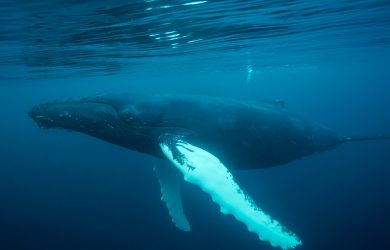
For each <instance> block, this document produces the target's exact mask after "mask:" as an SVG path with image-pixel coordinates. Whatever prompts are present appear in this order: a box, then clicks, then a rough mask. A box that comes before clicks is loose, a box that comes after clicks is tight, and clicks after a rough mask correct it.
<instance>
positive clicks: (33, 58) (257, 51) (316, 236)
mask: <svg viewBox="0 0 390 250" xmlns="http://www.w3.org/2000/svg"><path fill="white" fill-rule="evenodd" d="M0 13H1V15H0V72H1V74H0V114H1V115H2V119H1V123H0V249H274V248H272V247H271V246H270V245H269V244H268V243H266V242H260V241H259V240H258V238H257V236H256V235H255V234H253V233H249V232H248V231H247V229H246V228H245V226H244V225H243V224H241V223H239V222H237V221H235V220H234V218H233V217H232V216H225V215H222V214H221V213H220V212H219V208H218V206H217V205H215V204H214V203H213V202H212V201H211V199H210V198H209V196H208V195H207V194H204V193H203V192H201V190H199V189H198V188H197V187H194V186H191V185H189V184H185V185H183V204H184V209H185V210H186V213H187V215H188V218H189V220H190V222H191V225H192V232H191V233H185V232H182V231H179V230H178V229H176V228H175V226H174V225H173V224H172V223H171V219H170V218H169V215H168V212H167V209H166V207H165V205H164V204H163V203H162V202H161V200H160V187H159V184H158V181H157V178H156V176H155V174H154V172H153V159H152V158H151V157H149V156H146V155H142V154H139V153H135V152H132V151H129V150H127V149H124V148H120V147H118V146H114V145H111V144H108V143H105V142H102V141H99V140H97V139H94V138H90V137H87V136H85V135H82V134H78V133H72V132H67V131H61V130H43V129H39V128H38V127H37V126H36V125H35V124H34V122H33V121H32V120H31V119H30V118H29V117H28V116H27V115H26V112H27V111H28V110H29V109H30V108H31V107H32V106H34V105H36V104H39V103H43V102H46V101H52V100H62V99H66V98H68V97H80V96H86V95H93V94H99V93H112V92H114V93H117V92H135V93H146V94H148V93H176V94H201V95H213V96H222V97H229V98H239V99H245V100H247V101H253V102H256V101H258V100H276V99H278V100H284V101H285V102H286V107H285V108H286V109H288V110H289V111H291V112H293V113H296V114H298V115H299V116H301V117H304V118H305V119H307V120H310V121H313V122H316V123H319V124H323V125H325V126H326V127H329V128H331V129H333V130H335V131H337V132H338V133H340V134H341V135H346V136H354V135H356V136H359V135H378V134H387V135H389V134H390V102H389V100H390V87H389V79H390V70H389V69H390V2H389V1H384V0H373V1H369V0H360V1H356V0H355V1H350V0H341V1H335V0H327V1H319V0H311V1H308V0H295V1H280V0H268V1H267V0H265V1H254V0H248V1H238V0H224V1H222V0H208V1H190V0H142V1H141V0H133V1H123V0H114V1H109V2H107V1H100V0H95V1H82V2H80V1H71V0H52V1H48V0H41V1H23V0H14V1H11V0H0ZM389 168H390V142H388V141H375V142H359V143H357V142H356V143H350V144H345V145H342V146H340V147H338V148H337V149H335V150H333V151H329V152H324V153H321V154H318V155H314V156H310V157H307V158H303V159H301V160H298V161H294V162H292V163H290V164H286V165H283V166H280V167H275V168H270V169H259V170H254V171H242V172H235V173H234V175H235V177H236V179H237V181H238V182H239V184H240V185H241V187H242V188H243V189H244V190H246V191H247V192H248V193H249V194H250V195H251V197H252V198H253V199H254V200H255V201H256V203H258V204H259V205H260V206H261V207H262V208H263V209H264V210H265V211H266V212H267V213H269V214H271V215H272V216H273V217H274V218H276V219H277V220H279V221H280V222H281V223H282V224H283V225H285V226H286V227H288V228H289V229H291V230H292V231H294V232H295V233H296V234H297V235H298V236H299V237H300V238H301V239H302V241H303V245H302V246H299V247H298V249H310V250H313V249H316V250H317V249H318V250H320V249H354V250H357V249H377V250H385V249H390V238H389V228H390V216H389V211H390V170H389Z"/></svg>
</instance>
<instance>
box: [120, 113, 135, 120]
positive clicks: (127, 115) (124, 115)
mask: <svg viewBox="0 0 390 250" xmlns="http://www.w3.org/2000/svg"><path fill="white" fill-rule="evenodd" d="M122 118H123V120H125V121H132V120H134V116H133V115H132V114H131V113H130V112H125V113H122Z"/></svg>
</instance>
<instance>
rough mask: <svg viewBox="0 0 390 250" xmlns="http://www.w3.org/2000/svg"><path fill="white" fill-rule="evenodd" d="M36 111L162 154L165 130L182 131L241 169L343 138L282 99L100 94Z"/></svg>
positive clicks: (43, 121) (46, 119)
mask: <svg viewBox="0 0 390 250" xmlns="http://www.w3.org/2000/svg"><path fill="white" fill-rule="evenodd" d="M44 110H45V111H44ZM91 110H92V111H91ZM41 112H43V113H45V115H42V116H40V117H37V116H34V113H37V114H38V113H41ZM86 113H88V114H86ZM30 114H31V115H32V117H33V118H34V119H35V120H36V121H37V122H38V124H40V126H42V127H62V128H66V129H71V130H76V131H79V132H82V133H86V134H89V135H92V136H94V137H97V138H100V139H103V140H105V141H108V142H111V143H113V144H117V145H120V146H123V147H126V148H129V149H131V150H135V151H139V152H142V153H146V154H150V155H153V156H156V157H163V155H162V152H161V149H160V147H159V146H158V138H159V136H161V135H162V134H164V133H173V134H176V135H181V136H183V137H185V138H186V140H188V142H190V143H193V144H195V145H198V146H199V147H201V148H203V149H205V150H207V151H208V152H210V153H212V154H214V155H216V156H217V157H218V158H219V159H221V160H222V161H223V162H225V163H226V164H227V165H228V166H230V167H231V168H237V169H255V168H265V167H273V166H277V165H280V164H284V163H288V162H290V161H292V160H294V159H297V158H300V157H303V156H306V155H310V154H313V153H316V152H320V151H323V150H328V149H332V148H334V147H335V146H337V145H338V144H340V143H341V142H342V138H341V137H339V136H338V135H336V133H334V132H333V131H330V130H328V129H325V128H323V127H321V126H318V125H314V124H310V123H308V122H306V121H305V120H303V119H300V118H297V117H295V116H292V115H291V114H289V113H288V112H286V111H285V110H284V109H282V108H280V107H278V106H276V105H272V104H267V103H263V102H258V103H246V102H242V101H237V100H232V99H224V98H217V97H207V96H189V95H188V96H178V95H154V96H153V95H151V96H142V95H127V94H121V95H107V96H96V97H89V98H84V99H82V100H78V101H69V102H62V103H48V104H45V105H41V106H38V107H36V108H35V109H33V110H32V111H30ZM67 114H70V115H71V119H69V118H68V117H67V116H66V115H67ZM61 115H62V118H61V117H59V116H61ZM92 115H95V116H96V118H94V119H92V120H94V121H95V122H94V123H93V124H90V123H91V121H90V120H91V117H90V116H92ZM57 116H58V117H57ZM106 116H107V118H106V121H104V120H102V121H99V119H100V118H101V119H103V118H102V117H106ZM111 116H112V117H111ZM76 118H77V119H78V120H77V122H76V123H75V121H74V119H76ZM111 118H112V119H111ZM50 120H52V122H51V121H50ZM110 126H111V127H112V128H110Z"/></svg>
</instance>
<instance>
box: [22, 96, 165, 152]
mask: <svg viewBox="0 0 390 250" xmlns="http://www.w3.org/2000/svg"><path fill="white" fill-rule="evenodd" d="M137 100H138V96H128V95H126V96H125V95H124V96H117V95H116V96H109V95H107V96H93V97H86V98H82V99H77V100H67V101H61V102H51V103H45V104H41V105H37V106H35V107H33V108H32V109H31V110H30V111H28V115H29V116H30V117H31V118H32V119H33V120H34V121H35V122H36V123H37V125H38V126H39V127H41V128H47V129H50V128H62V129H66V130H72V131H77V132H81V133H84V134H88V135H91V136H93V137H96V138H99V139H102V140H105V141H107V142H110V143H113V144H116V145H120V146H124V147H127V148H129V149H132V150H135V151H140V152H144V153H151V154H156V152H160V150H157V149H156V148H155V147H156V146H157V145H158V143H156V142H157V140H158V136H159V135H160V134H161V129H160V127H159V124H156V123H155V120H154V119H153V117H150V115H149V113H150V112H149V113H147V112H144V111H145V110H143V111H140V110H138V108H139V105H137Z"/></svg>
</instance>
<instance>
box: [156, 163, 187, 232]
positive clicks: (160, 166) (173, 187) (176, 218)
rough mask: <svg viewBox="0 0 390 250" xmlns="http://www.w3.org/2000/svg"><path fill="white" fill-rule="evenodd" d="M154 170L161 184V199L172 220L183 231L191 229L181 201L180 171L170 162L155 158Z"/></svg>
mask: <svg viewBox="0 0 390 250" xmlns="http://www.w3.org/2000/svg"><path fill="white" fill-rule="evenodd" d="M154 171H155V172H156V175H157V178H158V181H159V183H160V186H161V200H162V201H164V202H165V204H166V205H167V208H168V212H169V215H170V216H171V218H172V222H173V223H174V224H175V225H176V227H178V228H179V229H181V230H183V231H191V226H190V223H189V222H188V220H187V217H186V215H185V213H184V210H183V207H182V202H181V194H180V183H181V182H182V177H181V176H180V173H179V172H178V171H177V169H176V168H174V167H172V164H171V163H170V162H167V161H162V160H156V163H155V167H154Z"/></svg>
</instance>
